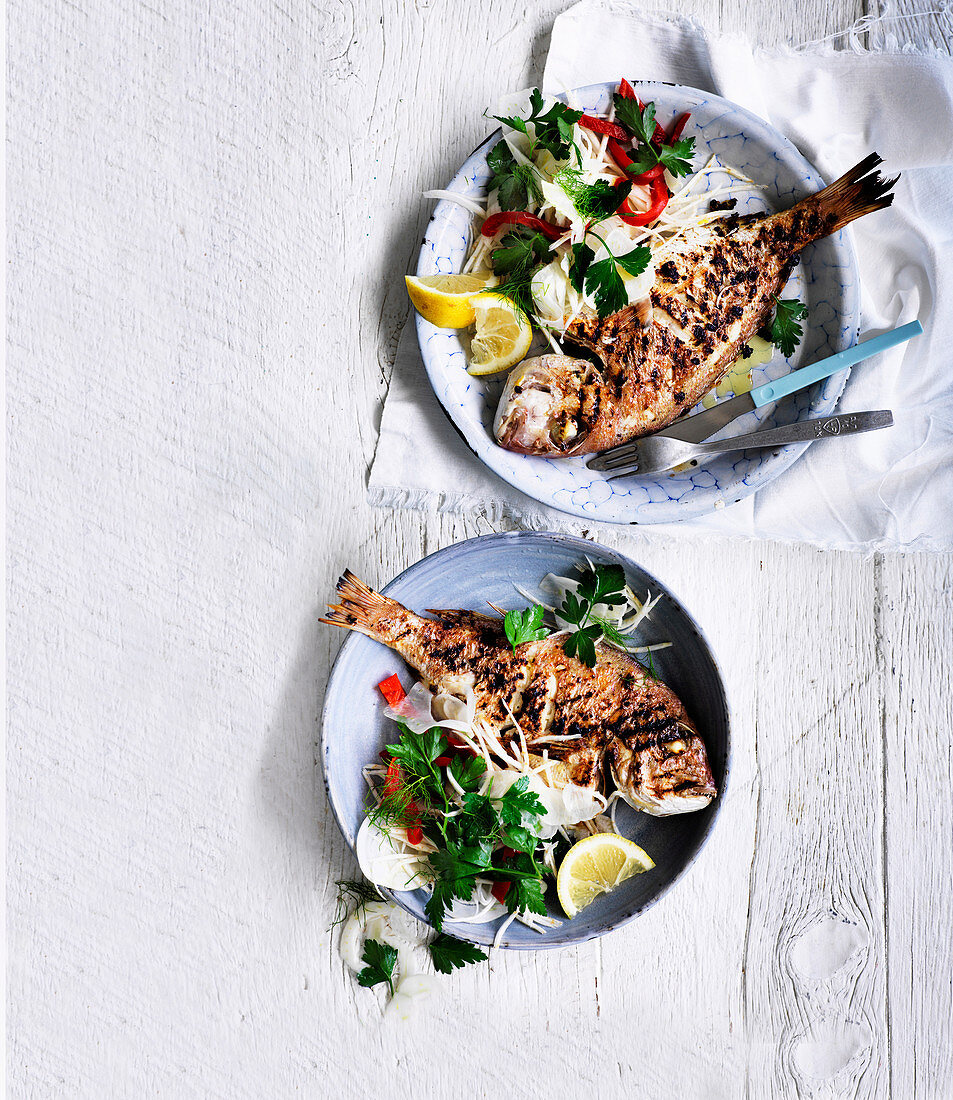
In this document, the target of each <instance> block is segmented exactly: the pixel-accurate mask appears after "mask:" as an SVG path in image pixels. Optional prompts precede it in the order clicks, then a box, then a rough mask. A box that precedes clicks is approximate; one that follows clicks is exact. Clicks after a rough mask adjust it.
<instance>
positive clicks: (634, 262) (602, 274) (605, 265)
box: [569, 234, 652, 317]
mask: <svg viewBox="0 0 953 1100" xmlns="http://www.w3.org/2000/svg"><path fill="white" fill-rule="evenodd" d="M593 236H596V237H597V238H598V239H599V240H602V238H601V237H598V234H593ZM602 243H603V245H605V241H602ZM606 251H608V248H607V249H606ZM594 256H595V253H594V252H593V251H592V249H591V248H589V247H588V245H585V244H576V245H573V246H572V261H571V263H570V267H569V281H570V282H571V283H572V285H573V287H574V288H575V289H576V290H577V291H579V292H580V293H581V292H582V289H583V286H585V291H586V293H587V294H589V295H591V296H592V297H593V298H594V299H595V303H596V312H597V313H598V314H599V316H600V317H608V316H609V315H610V314H612V313H618V312H619V310H621V309H625V307H626V306H627V305H628V304H629V292H628V290H627V289H626V286H625V283H624V282H623V280H622V276H621V275H620V274H619V270H618V269H619V268H620V267H621V268H622V269H623V270H624V271H626V272H627V273H628V274H629V275H633V276H635V275H641V274H642V272H643V271H644V270H645V269H646V267H647V266H648V263H649V260H650V259H651V258H652V251H651V249H649V248H648V247H647V246H646V245H644V244H640V245H636V247H635V248H633V249H632V251H631V252H626V253H625V254H624V255H622V256H613V255H612V254H611V253H610V254H609V256H607V257H606V259H604V260H599V262H598V263H593V257H594Z"/></svg>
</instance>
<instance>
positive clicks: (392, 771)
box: [384, 757, 400, 795]
mask: <svg viewBox="0 0 953 1100" xmlns="http://www.w3.org/2000/svg"><path fill="white" fill-rule="evenodd" d="M399 789H400V763H399V762H398V761H397V760H395V759H394V758H393V757H392V758H391V761H390V763H389V764H388V765H387V774H386V775H385V776H384V794H385V795H391V794H397V792H398V790H399Z"/></svg>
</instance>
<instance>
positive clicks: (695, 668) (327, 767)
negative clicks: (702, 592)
mask: <svg viewBox="0 0 953 1100" xmlns="http://www.w3.org/2000/svg"><path fill="white" fill-rule="evenodd" d="M587 555H588V557H589V558H590V559H591V560H592V561H593V562H595V563H597V564H598V563H601V562H608V563H617V564H619V565H621V566H622V567H623V568H624V569H625V572H626V578H627V580H628V582H629V584H630V585H632V587H633V588H634V589H635V591H636V592H644V591H645V590H646V589H650V590H651V591H652V593H653V594H656V593H662V599H661V600H660V601H659V603H658V605H657V607H656V608H655V609H654V610H653V612H652V616H651V619H650V621H649V622H648V623H647V624H646V625H645V626H644V628H643V629H642V630H641V631H640V634H639V637H640V639H645V641H646V642H659V641H669V642H672V646H671V648H669V649H663V650H659V651H658V652H657V653H656V654H655V655H654V656H655V666H656V669H657V671H658V674H659V676H660V677H661V678H662V680H664V682H665V683H666V684H668V685H669V686H670V687H671V688H672V689H673V690H674V691H675V692H676V693H677V694H678V696H679V697H680V698H681V700H682V702H683V703H684V704H685V707H686V709H687V710H688V713H689V714H690V715H691V716H692V718H693V719H694V720H695V723H696V724H697V726H698V729H699V731H700V733H701V735H702V737H703V738H704V739H705V743H706V745H707V747H708V755H709V759H710V761H711V768H712V772H713V773H714V776H715V782H716V783H717V785H718V790H719V792H720V793H719V796H718V797H717V798H716V799H715V801H714V802H712V803H711V805H710V806H708V807H707V808H706V809H705V810H703V811H701V812H700V813H689V814H681V815H678V816H675V817H650V816H649V815H648V814H643V813H638V812H637V811H635V810H632V809H630V808H629V807H628V806H626V805H624V804H620V805H619V809H618V811H617V814H616V821H617V824H618V827H619V831H620V832H621V833H622V834H623V835H625V836H627V837H630V838H631V839H632V840H634V841H635V842H636V843H637V844H640V845H641V846H642V847H643V848H644V849H645V850H646V851H647V852H648V853H649V855H650V856H652V858H653V859H654V860H655V864H656V866H655V868H654V869H653V870H651V871H647V872H646V873H645V874H642V875H636V876H635V878H632V879H630V880H629V881H628V882H626V883H624V884H623V885H622V886H620V887H619V889H618V890H615V891H614V892H613V893H611V894H607V895H604V896H603V897H601V898H597V899H596V901H595V902H593V904H592V905H591V906H589V907H588V908H587V909H585V910H584V911H583V912H582V913H580V914H579V915H578V916H576V917H575V918H574V919H573V920H571V921H567V920H566V919H565V916H564V915H563V914H562V912H561V911H560V909H559V906H558V904H556V902H555V900H554V895H555V889H554V887H553V886H552V885H550V887H549V889H548V891H547V899H548V902H549V904H550V911H551V913H552V915H553V916H554V917H557V918H561V919H562V920H563V921H564V923H563V924H562V926H561V927H559V928H555V929H552V930H551V931H548V932H546V933H545V934H544V935H540V934H539V933H538V932H534V931H532V929H530V928H527V927H525V925H522V924H519V923H518V922H517V923H513V924H511V925H510V927H509V928H508V929H507V932H506V934H505V937H504V939H503V941H502V946H503V947H510V948H516V949H521V950H527V951H532V950H540V949H544V948H549V947H563V946H565V945H566V944H568V943H580V942H582V941H583V940H589V939H592V938H593V937H594V936H601V935H603V934H604V933H606V932H610V931H612V929H614V928H618V927H619V926H620V925H623V924H625V923H626V922H627V921H630V920H632V919H633V918H634V917H637V916H638V915H639V914H640V913H641V912H643V911H644V910H645V909H647V908H648V907H649V906H650V905H651V904H652V903H653V902H655V901H656V900H657V899H658V898H660V897H661V896H662V894H664V893H665V892H666V891H667V890H668V889H669V887H671V886H672V884H673V883H674V882H675V881H676V880H677V879H678V878H679V877H680V876H681V875H682V874H683V873H684V871H685V870H686V868H687V867H688V866H689V864H690V863H691V862H692V860H693V859H694V858H695V856H696V855H697V854H698V851H699V849H700V848H701V846H702V844H704V842H705V840H706V839H707V837H708V834H709V833H710V831H711V829H712V826H713V825H714V823H715V817H716V816H717V814H718V811H719V809H720V807H721V804H722V802H723V801H724V795H725V784H726V781H727V777H728V748H729V733H728V703H727V699H726V696H725V688H724V684H723V683H722V678H721V673H720V671H719V669H718V665H717V664H716V662H715V658H714V656H713V655H712V652H711V650H710V649H709V647H708V643H707V642H706V641H705V638H704V637H703V636H702V632H701V629H700V628H699V627H698V625H697V624H696V623H695V621H694V619H692V617H691V616H690V615H689V614H688V612H687V611H686V610H685V609H684V608H683V607H682V605H681V604H680V603H679V602H678V600H677V599H676V598H675V597H674V596H673V595H672V594H671V593H670V592H669V591H668V590H667V589H665V588H664V587H663V586H662V585H661V584H659V582H658V581H657V580H656V579H655V578H654V577H653V576H651V575H650V574H649V573H646V571H645V570H644V569H642V568H641V567H640V566H638V565H636V564H635V562H633V561H631V560H629V559H628V558H626V557H623V556H622V555H621V554H617V553H615V552H614V551H612V550H607V549H606V548H605V547H602V546H599V545H598V544H596V543H592V542H588V541H586V540H584V539H577V538H572V537H570V536H566V535H554V534H542V533H538V532H533V531H514V532H509V533H507V534H502V535H484V536H483V537H482V538H476V539H469V540H468V541H466V542H460V543H457V544H456V545H454V546H448V547H447V548H446V549H444V550H438V551H437V552H436V553H435V554H431V555H430V556H429V557H427V558H424V559H423V560H422V561H419V562H417V563H416V565H412V566H411V567H410V568H409V569H407V570H405V571H404V572H403V573H401V574H400V576H399V577H397V578H396V579H395V580H393V581H391V583H390V584H389V585H387V587H386V588H385V589H383V591H384V592H385V593H387V595H388V596H392V597H393V598H394V599H396V600H399V601H400V602H401V603H403V604H404V605H405V606H407V607H409V608H411V610H413V611H418V612H423V611H424V610H425V609H426V608H428V607H460V608H471V609H474V610H478V611H485V610H486V606H487V601H491V602H492V603H494V604H496V605H497V606H499V607H503V608H512V607H525V606H526V600H525V599H524V598H523V597H522V596H521V595H520V594H519V592H517V590H516V589H515V588H514V587H513V586H514V584H518V585H520V586H521V587H523V588H525V589H526V591H528V592H535V591H537V590H538V589H539V583H540V581H541V580H542V578H543V577H544V576H545V575H546V574H547V573H550V572H552V573H557V574H560V575H562V576H565V575H566V574H567V573H569V572H570V571H571V569H572V568H573V566H574V565H576V564H579V563H582V562H584V561H585V558H586V556H587ZM376 579H377V578H375V577H363V578H362V580H366V581H367V582H368V583H370V584H374V583H375V581H376ZM393 672H400V673H401V678H402V679H403V681H404V684H405V686H406V685H407V684H408V682H409V677H408V676H407V674H406V672H405V671H404V663H403V661H402V660H401V659H400V657H398V656H397V654H396V653H394V652H393V651H392V650H390V649H388V648H387V647H386V646H383V645H381V644H380V643H378V642H374V641H371V640H370V639H369V638H365V637H364V636H363V635H361V634H351V635H350V636H349V637H348V638H347V640H346V641H345V642H344V645H343V646H342V647H341V651H340V653H339V654H338V657H337V660H336V661H335V663H334V669H333V670H332V672H331V678H330V680H329V681H328V688H327V694H326V696H325V702H324V715H323V721H322V733H321V741H322V744H321V760H322V764H323V768H324V781H325V785H326V787H327V792H328V800H329V801H330V803H331V808H332V810H333V811H334V816H335V817H336V818H337V822H338V825H339V826H340V828H341V832H342V833H343V834H344V838H345V839H346V840H347V842H348V844H350V845H351V847H352V848H353V847H354V843H355V839H356V837H357V831H358V829H359V828H360V826H361V822H362V821H363V820H364V796H365V794H366V787H365V785H364V781H363V779H362V776H361V769H362V768H363V767H364V765H365V764H368V763H371V762H372V761H374V760H376V759H377V754H378V753H379V752H380V750H381V749H382V748H383V747H384V745H386V744H387V743H388V741H390V740H392V739H393V737H394V734H395V730H396V726H395V725H394V723H393V722H392V721H391V720H390V719H389V718H386V717H385V716H384V714H383V708H382V702H381V699H380V695H379V692H378V691H377V684H378V683H380V681H381V680H383V679H385V678H386V677H387V676H390V675H391V674H392V673H393ZM391 896H392V897H393V899H394V900H395V901H397V902H398V903H399V904H400V905H402V906H403V907H404V908H405V909H406V910H407V911H408V912H409V913H411V914H413V916H415V917H417V918H418V919H420V920H425V917H424V905H425V904H426V902H427V894H426V892H425V891H423V890H417V891H414V892H398V893H393V894H391ZM498 925H499V922H497V923H496V924H482V925H475V924H449V923H448V924H447V926H446V927H447V931H448V932H452V933H453V934H454V935H456V936H459V937H460V938H462V939H468V940H472V941H473V942H474V943H481V944H488V943H492V941H493V937H494V936H495V934H496V931H497V928H498Z"/></svg>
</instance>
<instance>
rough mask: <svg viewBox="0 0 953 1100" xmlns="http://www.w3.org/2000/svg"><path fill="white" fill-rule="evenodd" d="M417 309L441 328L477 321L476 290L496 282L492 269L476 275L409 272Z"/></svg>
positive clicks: (411, 297)
mask: <svg viewBox="0 0 953 1100" xmlns="http://www.w3.org/2000/svg"><path fill="white" fill-rule="evenodd" d="M404 281H405V282H406V284H407V293H408V294H409V295H410V300H411V301H412V302H413V303H414V309H416V310H417V312H418V313H419V314H420V316H421V317H423V318H424V320H426V321H429V322H430V323H431V324H432V325H436V326H437V328H466V327H467V325H472V324H473V306H472V304H471V299H472V298H473V295H474V294H478V293H479V292H480V291H481V290H485V289H486V288H487V287H488V286H493V285H495V283H496V276H495V275H493V274H492V273H491V272H489V271H475V272H474V273H473V274H472V275H424V276H421V277H420V278H418V277H417V276H416V275H405V276H404Z"/></svg>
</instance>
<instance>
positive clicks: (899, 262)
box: [369, 0, 953, 551]
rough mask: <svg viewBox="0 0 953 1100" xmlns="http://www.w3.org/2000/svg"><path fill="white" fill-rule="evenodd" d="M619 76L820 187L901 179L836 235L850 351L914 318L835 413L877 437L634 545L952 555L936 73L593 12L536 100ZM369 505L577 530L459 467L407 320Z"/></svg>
mask: <svg viewBox="0 0 953 1100" xmlns="http://www.w3.org/2000/svg"><path fill="white" fill-rule="evenodd" d="M849 41H851V42H852V43H855V39H853V38H851V39H849ZM623 76H626V77H628V78H630V79H632V78H635V79H640V80H664V81H670V82H672V83H679V84H686V85H689V86H693V87H697V88H702V89H705V90H708V91H714V92H716V93H717V94H719V95H722V96H724V97H725V98H727V99H730V100H734V101H735V102H736V103H739V104H741V105H742V106H744V107H747V108H749V109H750V110H752V111H755V112H757V113H758V114H759V115H761V116H762V117H763V118H765V119H767V120H768V121H769V122H770V123H771V124H772V125H773V126H775V127H776V128H777V129H778V130H780V131H781V132H782V133H783V134H786V135H787V136H788V137H789V138H790V139H791V140H792V141H793V142H794V143H795V145H797V146H798V148H799V149H800V150H801V151H802V152H803V153H804V155H805V156H806V157H807V158H808V160H809V161H811V162H812V163H813V164H814V165H816V167H817V168H818V169H819V171H820V173H821V175H822V176H824V177H825V178H827V179H834V178H836V177H837V176H838V175H840V174H841V173H842V172H843V171H844V170H846V168H848V167H850V166H851V165H853V164H855V163H856V162H857V161H858V160H860V159H861V158H862V157H863V156H865V155H866V154H867V153H869V152H870V151H872V150H876V151H877V152H878V153H879V154H880V155H881V156H882V157H883V158H884V161H885V169H886V170H887V171H889V173H890V174H895V173H896V172H898V171H899V172H901V173H902V176H901V180H900V182H899V184H898V185H897V187H896V189H895V194H896V198H895V200H894V204H893V206H892V207H891V208H890V209H889V210H886V211H881V212H879V213H878V214H877V216H876V217H871V218H869V219H868V218H864V219H861V220H860V221H858V222H855V223H854V225H853V227H852V232H853V236H854V242H855V247H856V250H857V261H858V265H859V269H860V277H861V285H862V288H863V298H862V310H863V314H862V320H861V334H862V338H863V336H864V335H869V334H871V333H874V332H878V331H882V330H884V329H887V328H892V327H894V326H895V325H898V324H902V323H903V322H906V321H910V320H912V319H913V318H915V317H917V318H919V319H920V321H921V322H922V323H923V326H924V330H925V331H924V334H923V335H922V336H919V337H917V338H916V339H915V340H913V341H912V342H910V343H908V344H906V345H904V346H902V347H900V348H896V349H894V350H893V351H890V352H887V353H885V354H883V355H881V356H879V357H878V358H877V359H876V360H873V361H871V362H869V363H866V364H863V365H862V366H860V367H857V368H855V369H854V371H853V372H852V374H851V377H850V380H849V382H848V384H847V388H846V389H845V391H844V395H843V397H842V398H841V401H840V404H839V405H838V408H839V409H840V410H843V411H861V410H864V409H883V408H888V409H892V410H893V413H894V417H895V421H896V423H895V426H894V427H893V428H891V429H888V430H886V431H882V432H876V433H871V434H869V435H864V436H859V437H856V438H853V439H847V438H844V439H840V440H838V441H837V443H836V444H833V445H829V446H814V447H811V448H809V449H808V451H807V452H806V454H805V455H804V457H802V458H801V459H800V460H799V461H798V462H797V463H796V464H795V465H794V466H793V467H792V468H791V469H790V470H788V471H787V472H786V473H784V474H782V475H781V476H780V477H779V478H777V479H775V480H774V481H773V482H771V483H770V484H769V485H768V486H766V487H765V488H763V489H762V490H761V491H760V492H758V493H757V494H756V495H755V496H753V497H748V498H747V499H746V500H744V501H742V502H741V503H739V504H736V505H733V506H731V507H729V508H726V509H724V510H723V511H721V512H718V513H714V514H712V515H711V516H708V517H701V518H698V519H694V520H686V521H685V522H683V523H679V524H665V525H657V526H653V527H651V528H646V527H640V529H639V530H640V531H642V532H645V531H647V530H651V531H653V532H657V533H659V534H663V533H664V534H666V535H673V536H689V537H691V536H697V535H698V534H701V533H707V534H722V535H729V536H731V535H733V536H743V537H756V538H769V539H777V540H780V541H785V542H809V543H814V544H816V545H818V546H824V547H830V548H837V549H850V550H866V551H871V550H877V549H893V550H897V549H910V550H938V551H939V550H950V549H953V62H951V61H950V59H949V58H945V57H940V56H936V57H934V56H924V55H922V54H911V53H899V52H892V53H890V52H876V53H874V52H868V51H864V50H862V49H860V48H859V47H858V46H856V44H853V45H852V48H849V49H845V50H841V51H838V52H834V51H833V50H832V49H831V48H830V46H829V45H817V46H814V47H806V48H800V49H798V50H797V51H793V50H786V49H783V50H761V49H755V48H754V47H752V46H751V44H750V43H748V42H746V41H745V40H744V39H741V38H737V37H726V36H716V35H710V34H707V33H706V32H705V31H704V30H703V29H702V28H701V27H699V26H698V24H696V23H695V22H693V21H691V20H689V19H686V18H682V17H667V16H660V15H656V14H649V13H645V12H643V11H641V10H640V9H638V8H635V7H633V6H631V5H627V4H620V3H612V2H610V0H583V2H582V3H580V4H577V5H576V6H575V7H573V8H571V9H569V11H567V12H566V13H564V14H563V15H561V16H559V17H558V18H557V19H556V21H555V24H554V27H553V34H552V42H551V46H550V52H549V57H548V59H547V62H546V69H545V74H544V78H543V87H544V90H545V91H549V92H559V91H563V90H564V89H567V88H574V87H580V86H582V85H586V84H594V83H597V82H600V81H616V80H618V79H619V78H620V77H623ZM369 499H370V501H371V503H373V504H377V505H382V506H391V507H428V508H437V509H441V510H446V511H457V512H468V513H471V514H483V515H485V516H486V517H487V519H488V520H489V521H490V522H491V523H493V522H496V521H499V520H500V519H502V518H508V519H512V520H515V521H516V522H519V523H521V524H523V525H525V526H527V527H535V528H540V527H545V528H547V529H557V530H570V531H578V530H579V529H580V528H581V527H583V526H585V527H589V528H591V527H592V525H591V524H589V523H586V522H585V521H583V520H579V519H575V518H574V517H571V516H567V515H563V514H562V513H559V512H556V511H554V510H552V509H549V508H546V507H544V506H543V505H541V504H538V503H537V502H535V501H533V500H531V499H529V498H528V497H526V496H524V495H523V494H521V493H519V492H518V491H516V490H515V489H512V488H511V487H510V486H508V485H507V484H505V483H504V482H503V481H502V480H500V479H499V478H497V477H496V476H495V475H494V474H492V473H491V472H490V471H489V470H487V469H486V468H485V467H484V466H483V465H482V463H480V462H479V461H478V460H477V459H476V458H475V457H474V456H473V455H472V454H471V453H470V451H469V450H468V449H467V448H466V446H465V445H464V443H463V442H462V440H461V439H460V438H459V436H458V435H457V434H456V432H455V430H454V428H453V427H452V425H451V424H450V423H449V421H448V420H447V418H446V416H445V415H444V413H443V411H442V409H441V408H440V406H439V405H438V403H437V400H436V398H435V397H434V396H433V393H432V391H431V390H430V386H429V384H428V382H427V378H426V375H425V373H424V369H423V365H422V363H421V361H420V356H419V353H418V351H417V343H416V336H415V332H414V326H413V324H412V323H411V324H408V325H407V326H406V327H405V330H404V333H403V335H402V337H401V341H400V345H399V347H398V351H397V359H396V362H395V365H394V373H393V379H392V382H391V386H390V390H389V392H388V394H387V399H386V401H385V404H384V411H383V416H382V422H381V432H380V440H379V443H378V448H377V453H376V455H375V458H374V464H373V466H372V469H371V476H370V483H369Z"/></svg>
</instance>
